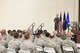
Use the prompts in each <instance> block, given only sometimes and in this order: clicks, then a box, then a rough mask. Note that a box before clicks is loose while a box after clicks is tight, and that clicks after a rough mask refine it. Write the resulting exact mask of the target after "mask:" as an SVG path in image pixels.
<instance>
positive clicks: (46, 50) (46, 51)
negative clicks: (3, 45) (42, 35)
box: [7, 43, 80, 53]
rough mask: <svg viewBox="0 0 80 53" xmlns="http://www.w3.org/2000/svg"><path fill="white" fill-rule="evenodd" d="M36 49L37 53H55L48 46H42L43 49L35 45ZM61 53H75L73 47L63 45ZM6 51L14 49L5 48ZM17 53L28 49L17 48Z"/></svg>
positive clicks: (10, 52)
mask: <svg viewBox="0 0 80 53" xmlns="http://www.w3.org/2000/svg"><path fill="white" fill-rule="evenodd" d="M77 46H78V48H79V52H80V44H79V43H77ZM36 50H37V53H43V52H44V53H56V52H55V50H54V49H53V48H50V47H44V49H43V48H42V47H41V46H36ZM63 51H64V52H63V53H66V52H67V53H68V52H71V53H75V52H74V50H73V48H72V47H65V46H63ZM7 53H16V51H15V50H14V49H11V48H7ZM19 53H30V51H25V50H19Z"/></svg>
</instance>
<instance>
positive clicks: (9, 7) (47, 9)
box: [0, 0, 78, 32]
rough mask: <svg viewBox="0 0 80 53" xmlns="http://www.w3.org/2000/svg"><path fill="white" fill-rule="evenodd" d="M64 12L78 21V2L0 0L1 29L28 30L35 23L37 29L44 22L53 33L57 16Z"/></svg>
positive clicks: (73, 0)
mask: <svg viewBox="0 0 80 53" xmlns="http://www.w3.org/2000/svg"><path fill="white" fill-rule="evenodd" d="M64 11H65V12H67V11H68V12H70V19H71V21H77V20H78V0H0V28H6V29H27V28H28V26H29V25H30V24H31V23H33V22H35V23H36V27H37V26H39V25H40V24H41V23H42V22H43V23H45V26H44V29H47V30H48V31H50V32H52V30H54V22H53V19H54V17H55V15H56V14H57V13H60V12H62V13H64ZM36 27H35V28H36Z"/></svg>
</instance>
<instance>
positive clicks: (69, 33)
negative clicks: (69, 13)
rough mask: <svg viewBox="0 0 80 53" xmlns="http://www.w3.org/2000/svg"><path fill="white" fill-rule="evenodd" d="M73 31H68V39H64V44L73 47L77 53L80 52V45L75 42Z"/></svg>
mask: <svg viewBox="0 0 80 53" xmlns="http://www.w3.org/2000/svg"><path fill="white" fill-rule="evenodd" d="M71 37H72V32H68V33H67V34H66V39H65V40H64V43H63V46H67V47H72V48H73V49H74V51H75V53H79V51H78V47H77V46H76V44H75V42H74V41H72V40H71Z"/></svg>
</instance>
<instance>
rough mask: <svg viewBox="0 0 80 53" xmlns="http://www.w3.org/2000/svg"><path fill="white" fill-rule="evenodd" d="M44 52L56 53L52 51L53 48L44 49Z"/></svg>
mask: <svg viewBox="0 0 80 53" xmlns="http://www.w3.org/2000/svg"><path fill="white" fill-rule="evenodd" d="M44 52H47V53H56V51H55V50H54V48H51V47H44Z"/></svg>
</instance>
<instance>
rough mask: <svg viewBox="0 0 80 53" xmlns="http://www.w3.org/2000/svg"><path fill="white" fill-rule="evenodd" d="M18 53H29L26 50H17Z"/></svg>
mask: <svg viewBox="0 0 80 53" xmlns="http://www.w3.org/2000/svg"><path fill="white" fill-rule="evenodd" d="M19 53H30V51H26V50H19Z"/></svg>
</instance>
